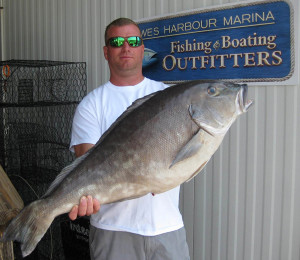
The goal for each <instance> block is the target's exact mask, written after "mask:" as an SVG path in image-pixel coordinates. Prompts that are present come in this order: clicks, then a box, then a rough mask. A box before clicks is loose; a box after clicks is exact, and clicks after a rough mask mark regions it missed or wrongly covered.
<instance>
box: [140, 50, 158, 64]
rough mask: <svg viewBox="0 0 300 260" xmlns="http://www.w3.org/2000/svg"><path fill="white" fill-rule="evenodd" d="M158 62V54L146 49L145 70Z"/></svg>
mask: <svg viewBox="0 0 300 260" xmlns="http://www.w3.org/2000/svg"><path fill="white" fill-rule="evenodd" d="M156 62H158V58H157V52H156V51H154V50H151V49H149V48H145V49H144V58H143V68H147V67H150V66H152V65H153V64H155V63H156Z"/></svg>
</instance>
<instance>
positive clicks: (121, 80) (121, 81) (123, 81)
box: [110, 75, 144, 87]
mask: <svg viewBox="0 0 300 260" xmlns="http://www.w3.org/2000/svg"><path fill="white" fill-rule="evenodd" d="M143 80H144V76H143V75H140V76H133V77H112V76H111V77H110V82H111V83H112V84H114V85H115V86H120V87H123V86H134V85H137V84H139V83H140V82H142V81H143Z"/></svg>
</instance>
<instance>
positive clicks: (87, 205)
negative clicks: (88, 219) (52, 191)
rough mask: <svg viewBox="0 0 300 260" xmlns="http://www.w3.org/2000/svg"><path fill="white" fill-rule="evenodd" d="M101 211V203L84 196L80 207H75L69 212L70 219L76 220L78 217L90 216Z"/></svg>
mask: <svg viewBox="0 0 300 260" xmlns="http://www.w3.org/2000/svg"><path fill="white" fill-rule="evenodd" d="M99 209H100V203H99V201H98V200H97V199H95V198H94V199H93V198H92V196H87V197H85V196H83V197H82V198H81V199H80V203H79V206H78V205H75V206H74V207H73V208H72V209H71V211H70V212H69V218H70V219H71V220H75V219H76V218H77V216H80V217H82V216H90V215H92V214H95V213H97V212H98V211H99Z"/></svg>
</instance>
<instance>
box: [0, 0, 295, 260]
mask: <svg viewBox="0 0 300 260" xmlns="http://www.w3.org/2000/svg"><path fill="white" fill-rule="evenodd" d="M229 2H232V3H233V2H237V1H235V0H203V1H195V0H184V1H182V0H155V1H154V0H100V1H99V0H51V1H49V0H4V1H3V4H4V10H3V11H2V13H3V15H4V17H3V22H4V24H3V26H4V34H3V37H4V39H3V46H2V47H3V55H2V57H3V59H4V60H8V59H49V60H61V61H86V62H87V68H88V88H89V90H92V89H94V88H96V87H97V86H98V85H99V84H101V83H103V82H105V81H107V80H108V67H107V65H106V62H105V59H104V57H103V54H102V46H103V42H104V41H103V34H104V29H105V25H107V24H108V23H109V22H110V21H111V20H113V19H115V18H117V17H120V16H126V17H130V18H132V19H135V20H137V19H142V18H144V17H146V18H147V17H153V16H157V15H163V14H169V13H174V12H178V11H183V10H190V9H195V8H202V7H207V6H212V5H219V4H226V3H229ZM295 14H296V15H299V10H295ZM298 29H299V24H296V25H295V30H298ZM296 48H299V46H296ZM296 61H297V62H299V55H298V57H296ZM298 73H299V72H298ZM250 96H251V97H252V98H253V99H255V106H254V107H252V109H251V110H250V111H249V112H248V114H247V115H243V116H242V117H241V118H240V119H239V120H238V121H237V122H236V123H235V124H234V125H233V127H232V128H231V130H230V132H229V134H228V135H227V136H226V138H225V140H224V142H223V144H222V145H221V148H220V149H219V150H218V152H217V153H216V154H215V156H214V157H213V159H212V160H211V162H210V163H209V164H208V165H207V167H206V168H205V170H204V172H203V173H202V174H200V175H199V176H197V177H196V178H195V179H194V180H192V181H190V182H189V183H187V184H185V185H184V186H183V188H182V192H181V205H180V206H181V209H182V213H183V216H184V221H185V225H186V229H187V238H188V243H189V247H190V253H191V257H192V259H194V260H200V259H201V260H299V259H300V256H299V254H300V203H299V200H298V199H299V198H300V188H299V187H300V177H299V176H300V156H299V155H300V120H299V114H300V102H299V100H300V90H299V85H294V86H251V87H250Z"/></svg>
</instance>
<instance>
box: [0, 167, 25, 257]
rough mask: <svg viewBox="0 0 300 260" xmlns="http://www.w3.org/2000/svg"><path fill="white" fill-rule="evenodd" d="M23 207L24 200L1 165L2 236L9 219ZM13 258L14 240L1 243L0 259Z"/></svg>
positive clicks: (0, 207)
mask: <svg viewBox="0 0 300 260" xmlns="http://www.w3.org/2000/svg"><path fill="white" fill-rule="evenodd" d="M23 207H24V203H23V200H22V199H21V197H20V195H19V193H18V192H17V191H16V189H15V187H14V186H13V184H12V183H11V181H10V179H9V178H8V176H7V174H6V173H5V171H4V170H3V168H2V167H1V165H0V237H2V235H3V232H4V230H5V227H6V225H7V224H8V223H9V221H10V220H11V219H12V218H13V217H15V216H16V215H17V214H18V212H19V211H20V210H21V209H22V208H23ZM13 259H14V252H13V242H5V243H0V260H13Z"/></svg>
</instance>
